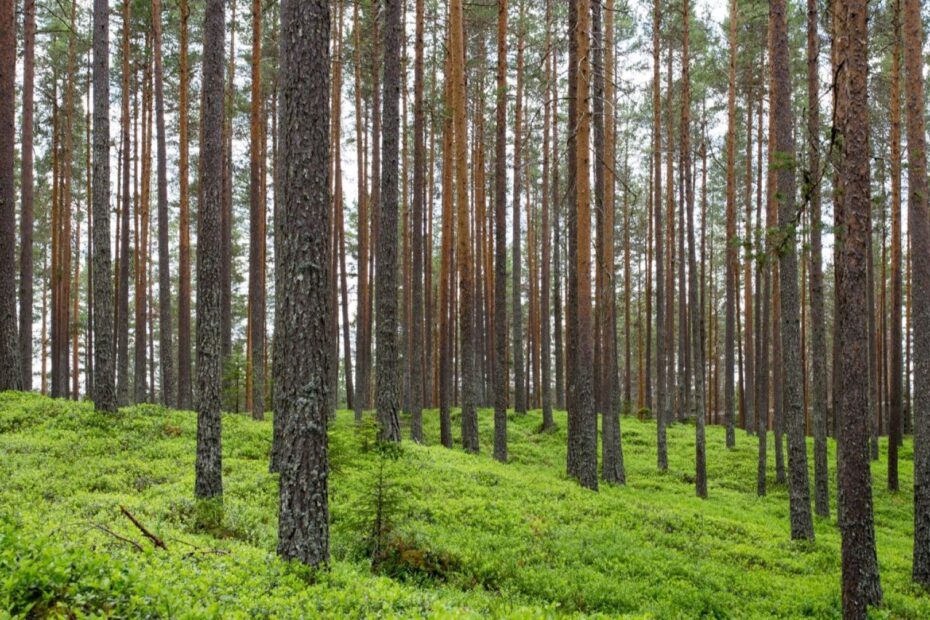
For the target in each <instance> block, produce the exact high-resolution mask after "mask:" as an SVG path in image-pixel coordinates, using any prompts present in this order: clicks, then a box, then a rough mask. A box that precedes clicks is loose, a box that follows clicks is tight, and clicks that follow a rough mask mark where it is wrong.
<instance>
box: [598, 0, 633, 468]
mask: <svg viewBox="0 0 930 620" xmlns="http://www.w3.org/2000/svg"><path fill="white" fill-rule="evenodd" d="M605 11H606V13H607V19H606V22H607V23H606V28H605V30H606V35H605V34H604V33H603V32H602V28H601V5H600V2H594V3H593V4H592V5H591V21H592V24H591V25H592V34H593V38H594V49H593V52H594V53H593V60H594V76H593V77H594V106H593V107H594V149H595V164H594V194H595V196H594V205H595V209H596V210H597V212H598V216H597V218H598V221H599V223H600V225H599V226H598V228H599V230H598V239H597V245H598V248H597V256H598V257H599V260H598V271H599V272H600V278H599V283H600V287H601V288H600V290H599V291H597V293H598V301H597V304H598V314H599V316H600V320H599V322H600V328H601V333H600V334H599V335H598V341H599V342H601V343H602V345H601V366H600V367H598V366H595V367H594V368H595V372H596V373H597V377H596V379H599V381H598V383H599V384H600V389H601V394H600V396H599V398H598V395H597V394H595V403H596V404H598V400H599V401H600V402H599V404H600V407H599V409H600V411H601V415H602V416H603V418H602V419H603V439H602V446H603V462H602V467H601V476H602V477H603V478H604V480H605V481H607V482H611V483H621V484H622V483H623V482H624V481H625V476H624V471H623V451H622V449H621V446H620V409H619V406H617V405H618V404H619V403H618V400H619V399H618V398H617V397H616V396H617V392H618V390H619V389H620V386H619V385H617V378H618V377H617V375H618V373H617V364H616V361H617V330H616V316H617V315H616V312H617V308H616V293H617V290H616V280H615V275H616V273H615V269H614V243H615V238H614V236H615V232H614V175H615V172H616V171H615V157H614V134H613V128H614V107H613V92H612V86H613V75H612V69H613V63H612V56H613V32H612V30H613V7H612V6H606V7H605ZM605 42H606V44H605ZM605 58H606V59H607V61H606V63H605ZM607 64H609V65H610V66H609V67H608V66H605V65H607ZM605 69H609V71H607V72H606V77H605ZM606 84H610V85H611V89H610V92H608V89H607V87H606ZM605 99H606V101H607V105H608V106H609V111H607V112H605V110H604V100H605Z"/></svg>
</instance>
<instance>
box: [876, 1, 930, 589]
mask: <svg viewBox="0 0 930 620" xmlns="http://www.w3.org/2000/svg"><path fill="white" fill-rule="evenodd" d="M920 8H921V7H920V2H918V1H916V0H904V72H905V80H904V91H905V97H906V109H907V163H908V167H907V173H908V174H907V180H908V183H907V186H908V230H909V232H910V235H911V252H910V255H911V269H912V278H913V282H915V283H918V282H919V283H926V282H927V281H928V280H927V278H930V211H928V208H927V147H926V129H925V114H926V106H925V103H924V78H923V63H922V57H923V54H922V50H923V24H922V22H921V14H920ZM863 19H864V17H863ZM911 296H912V301H911V303H912V304H913V308H912V312H913V315H912V316H913V317H914V319H913V320H914V327H913V330H914V352H913V356H914V570H913V577H914V581H916V582H917V583H919V584H921V585H923V586H924V587H927V586H930V287H928V286H926V285H925V284H923V285H918V286H914V287H913V288H912V289H911ZM869 507H870V508H871V506H869ZM870 514H871V513H870ZM870 523H871V521H870ZM873 553H874V547H873Z"/></svg>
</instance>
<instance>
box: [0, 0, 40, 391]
mask: <svg viewBox="0 0 930 620" xmlns="http://www.w3.org/2000/svg"><path fill="white" fill-rule="evenodd" d="M14 14H15V10H14V2H13V0H3V1H2V2H0V269H2V270H3V273H4V274H6V275H5V276H4V277H3V278H0V340H2V342H3V344H2V346H0V391H3V390H18V389H22V387H23V385H24V384H23V380H22V369H21V367H20V345H19V338H20V337H19V326H18V325H17V321H16V279H15V278H14V277H12V275H11V274H13V273H15V272H16V204H15V195H14V178H13V148H14V141H15V138H14V135H13V131H14V118H15V107H16V105H15V104H16V76H15V73H16V24H15V20H14ZM31 314H32V313H31V311H30V315H31Z"/></svg>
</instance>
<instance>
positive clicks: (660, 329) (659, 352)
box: [649, 0, 668, 471]
mask: <svg viewBox="0 0 930 620" xmlns="http://www.w3.org/2000/svg"><path fill="white" fill-rule="evenodd" d="M661 23H662V9H661V2H660V1H659V0H654V3H653V12H652V119H653V122H652V149H653V152H652V155H653V172H654V173H655V181H654V183H653V188H652V189H653V191H654V192H655V195H654V198H653V210H654V214H653V215H654V217H655V225H654V227H653V238H654V239H655V253H654V254H655V282H656V314H655V316H656V381H655V383H656V392H657V399H656V410H655V417H656V422H657V424H656V428H657V434H658V439H657V452H658V467H659V471H665V470H667V469H668V447H667V440H666V433H665V425H666V422H667V420H666V412H667V410H668V389H667V387H668V386H667V384H666V380H665V378H666V370H667V364H666V359H665V275H664V274H665V254H664V251H663V246H664V244H665V237H664V235H663V230H662V109H661V98H660V95H659V90H660V88H661V82H660V77H659V52H660V51H661V50H660V45H659V34H660V33H659V30H660V28H661ZM649 320H651V317H649Z"/></svg>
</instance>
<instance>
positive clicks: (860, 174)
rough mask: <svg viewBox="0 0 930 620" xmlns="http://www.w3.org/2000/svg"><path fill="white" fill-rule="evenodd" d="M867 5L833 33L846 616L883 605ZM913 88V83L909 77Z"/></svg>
mask: <svg viewBox="0 0 930 620" xmlns="http://www.w3.org/2000/svg"><path fill="white" fill-rule="evenodd" d="M867 4H868V3H867V2H866V1H865V0H841V1H840V2H838V3H837V6H836V8H835V10H837V11H839V12H840V13H841V14H842V15H843V22H844V23H845V28H844V29H843V31H841V32H834V36H836V35H840V36H843V37H844V38H845V41H844V42H842V43H841V44H840V45H841V48H840V49H841V54H842V55H841V62H842V63H843V64H845V66H846V70H845V71H844V76H843V81H842V82H840V90H839V93H840V96H841V97H842V98H843V99H845V101H844V107H845V108H846V113H845V114H844V115H843V118H842V120H843V125H842V126H841V130H842V144H843V167H842V172H841V176H842V178H843V193H842V197H843V202H844V204H843V209H842V216H843V219H842V220H841V222H840V224H841V230H842V232H843V234H842V236H841V239H840V242H839V244H838V250H839V251H838V254H837V261H836V264H837V267H838V270H839V273H838V281H837V284H838V288H837V299H836V307H837V310H838V311H837V321H838V327H837V332H838V333H839V334H841V337H842V347H843V348H842V349H841V353H840V356H839V362H840V367H839V368H838V369H837V375H838V376H842V377H843V386H842V389H841V390H840V392H839V396H840V398H839V402H838V403H837V405H838V409H839V418H840V431H839V444H838V455H837V460H838V470H837V480H838V484H837V486H838V488H839V495H838V498H839V505H838V515H839V525H840V532H841V533H842V537H843V541H842V575H843V588H842V591H843V615H844V617H846V618H865V617H866V608H867V606H868V605H879V604H881V600H882V590H881V585H880V583H879V576H878V561H877V558H876V553H875V528H874V522H873V517H872V482H871V475H870V474H869V461H868V441H869V417H868V414H867V413H866V412H867V411H868V404H869V381H868V372H869V365H868V359H867V345H866V343H867V342H868V340H867V338H868V333H867V332H868V313H869V312H871V310H870V309H869V308H868V307H867V305H866V299H867V291H866V287H867V281H866V260H867V257H868V250H867V246H868V244H869V243H870V239H869V236H870V235H869V228H870V226H869V210H870V206H871V200H870V194H869V165H870V157H869V103H868V88H867V75H868V26H867ZM909 77H910V76H909ZM912 79H913V78H912ZM918 79H919V78H918ZM910 83H911V79H909V80H908V84H910ZM909 129H910V127H909ZM909 142H910V141H909ZM912 187H913V186H912ZM925 187H926V185H925ZM924 221H926V219H925V220H924ZM915 512H916V511H915Z"/></svg>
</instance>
